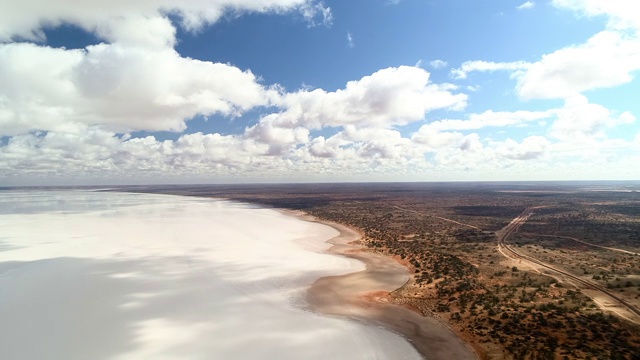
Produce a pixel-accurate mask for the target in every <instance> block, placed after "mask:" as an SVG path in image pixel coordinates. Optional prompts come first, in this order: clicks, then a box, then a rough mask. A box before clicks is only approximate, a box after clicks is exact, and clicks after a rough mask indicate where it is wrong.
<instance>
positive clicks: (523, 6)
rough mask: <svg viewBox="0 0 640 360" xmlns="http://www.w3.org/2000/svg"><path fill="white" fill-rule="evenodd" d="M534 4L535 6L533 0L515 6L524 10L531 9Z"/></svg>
mask: <svg viewBox="0 0 640 360" xmlns="http://www.w3.org/2000/svg"><path fill="white" fill-rule="evenodd" d="M534 6H536V3H535V2H533V1H525V2H523V3H522V4H520V5H518V6H517V7H516V8H517V9H518V10H526V9H531V8H533V7H534Z"/></svg>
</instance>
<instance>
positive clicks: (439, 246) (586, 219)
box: [130, 183, 640, 359]
mask: <svg viewBox="0 0 640 360" xmlns="http://www.w3.org/2000/svg"><path fill="white" fill-rule="evenodd" d="M130 190H134V191H145V192H147V191H149V192H159V193H173V194H181V195H197V196H211V197H223V198H228V199H233V200H240V201H246V202H253V203H258V204H262V205H268V206H273V207H279V208H288V209H295V210H303V211H305V212H307V213H309V214H311V215H313V216H315V217H317V218H320V219H324V220H330V221H335V222H338V223H341V224H345V225H348V226H350V227H352V228H355V229H357V230H358V231H359V232H360V233H361V235H362V239H361V240H360V241H361V245H362V246H363V247H365V248H366V249H367V251H371V252H376V253H381V254H384V255H388V256H391V257H394V258H395V259H397V260H398V261H399V262H400V263H402V264H404V265H405V266H406V267H407V268H408V269H409V270H410V272H411V274H412V275H411V277H410V280H409V281H408V282H407V283H406V284H405V285H404V286H402V287H401V288H399V289H397V290H395V291H393V292H391V293H388V294H386V295H385V296H384V299H381V298H380V296H378V297H376V298H377V299H378V301H382V300H384V301H390V302H393V303H397V304H403V305H405V306H407V307H410V308H412V309H414V310H415V311H416V312H419V313H420V314H423V315H424V316H428V317H433V318H436V319H438V320H440V321H442V322H443V323H445V324H447V325H448V326H449V327H450V328H452V329H453V330H454V331H455V332H456V333H457V334H458V335H459V336H460V337H461V338H462V339H464V340H466V341H467V342H468V343H469V344H471V346H473V348H474V349H475V350H476V352H477V353H478V354H480V356H481V357H482V358H486V359H577V358H579V359H590V358H591V359H637V358H638V356H639V355H638V354H640V310H639V309H640V184H638V183H440V184H438V183H428V184H321V185H318V184H313V185H311V184H308V185H235V186H222V185H218V186H175V187H170V186H159V187H144V188H142V187H141V188H135V189H130Z"/></svg>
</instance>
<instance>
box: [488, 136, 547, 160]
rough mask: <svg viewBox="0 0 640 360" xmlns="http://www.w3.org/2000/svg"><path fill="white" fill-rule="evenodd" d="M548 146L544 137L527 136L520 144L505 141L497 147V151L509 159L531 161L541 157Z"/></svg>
mask: <svg viewBox="0 0 640 360" xmlns="http://www.w3.org/2000/svg"><path fill="white" fill-rule="evenodd" d="M549 145H550V143H549V140H547V138H545V137H542V136H529V137H527V138H525V139H523V140H522V142H520V143H518V142H516V141H514V140H511V139H507V140H506V141H504V142H503V143H502V144H500V145H499V146H498V148H497V151H498V152H499V153H501V154H502V155H503V156H505V157H507V158H509V159H514V160H532V159H536V158H539V157H541V156H543V155H544V154H545V153H546V152H547V149H548V148H549Z"/></svg>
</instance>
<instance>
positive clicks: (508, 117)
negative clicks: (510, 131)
mask: <svg viewBox="0 0 640 360" xmlns="http://www.w3.org/2000/svg"><path fill="white" fill-rule="evenodd" d="M551 116H552V113H551V112H549V111H525V110H520V111H515V112H509V111H497V112H496V111H492V110H487V111H485V112H483V113H481V114H471V115H469V119H468V120H451V119H445V120H438V121H433V122H431V123H429V124H426V125H423V127H428V128H431V129H434V130H437V131H446V130H477V129H482V128H485V127H507V126H513V125H521V124H523V123H525V122H530V121H534V120H541V119H546V118H549V117H551Z"/></svg>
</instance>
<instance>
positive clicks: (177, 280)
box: [0, 191, 420, 360]
mask: <svg viewBox="0 0 640 360" xmlns="http://www.w3.org/2000/svg"><path fill="white" fill-rule="evenodd" d="M335 235H337V231H335V230H334V229H332V228H330V227H327V226H324V225H321V224H316V223H309V222H304V221H301V220H298V219H296V218H293V217H290V216H286V215H284V214H281V213H279V212H277V211H274V210H269V209H259V208H253V207H251V206H247V205H242V204H235V203H230V202H224V201H215V200H210V199H199V198H186V197H177V196H162V195H137V194H121V193H96V192H80V191H73V192H15V191H0V319H1V321H0V354H2V358H3V359H21V360H29V359H65V360H72V359H82V360H86V359H95V360H100V359H418V358H420V357H419V355H418V354H417V352H416V351H415V350H414V349H413V348H412V347H411V346H410V345H409V343H408V342H406V341H405V340H404V339H402V338H401V337H399V336H397V335H394V334H392V333H390V332H388V331H386V330H384V329H381V328H378V327H371V326H366V325H363V324H360V323H356V322H353V321H348V320H344V319H341V318H330V317H324V316H320V315H317V314H314V313H311V312H308V311H305V310H302V309H303V307H304V304H303V303H302V301H303V300H302V299H304V292H305V291H306V289H307V288H308V286H309V285H310V284H311V283H312V282H313V281H314V280H315V279H317V278H319V277H322V276H327V275H335V274H342V273H347V272H353V271H357V270H361V269H362V265H361V264H360V263H358V262H355V261H354V260H348V259H345V258H342V257H337V256H331V255H325V254H320V253H319V251H321V250H323V249H326V248H327V247H328V245H326V244H324V241H325V240H327V239H329V238H331V237H333V236H335ZM314 251H316V252H314Z"/></svg>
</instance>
